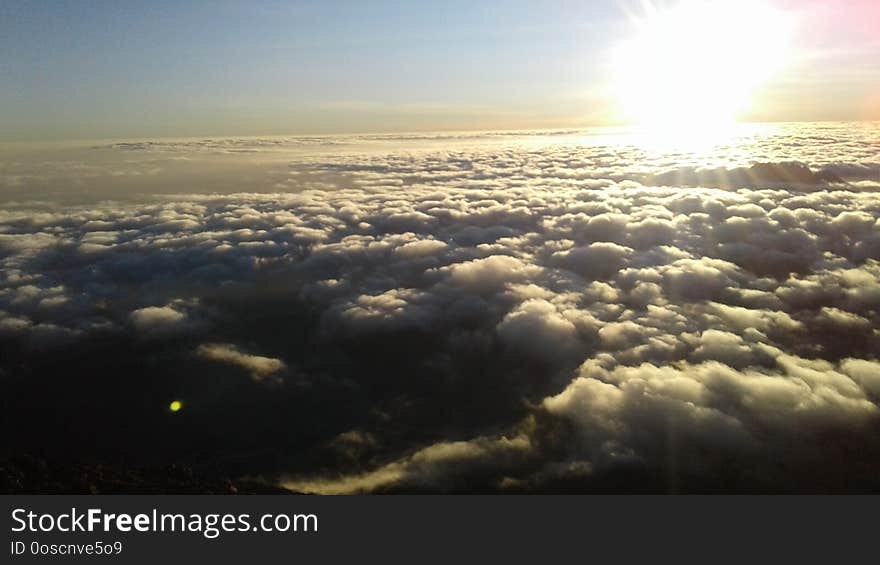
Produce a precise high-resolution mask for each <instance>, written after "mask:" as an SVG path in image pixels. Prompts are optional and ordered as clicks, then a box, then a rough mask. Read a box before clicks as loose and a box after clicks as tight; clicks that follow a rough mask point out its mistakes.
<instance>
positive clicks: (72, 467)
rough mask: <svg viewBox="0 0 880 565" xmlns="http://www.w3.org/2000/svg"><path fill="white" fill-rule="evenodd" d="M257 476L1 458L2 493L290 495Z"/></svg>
mask: <svg viewBox="0 0 880 565" xmlns="http://www.w3.org/2000/svg"><path fill="white" fill-rule="evenodd" d="M289 493H290V491H287V490H285V489H282V488H278V487H275V486H273V485H270V484H266V483H262V482H259V481H255V480H234V479H230V478H228V477H224V476H222V475H220V474H214V473H209V472H200V471H196V470H194V469H193V468H192V467H190V466H187V465H181V464H173V465H166V466H161V467H137V466H127V465H123V464H106V463H83V462H80V463H74V464H71V463H70V462H58V461H52V462H49V461H46V460H45V459H42V458H38V457H32V456H20V457H12V458H7V459H0V494H289Z"/></svg>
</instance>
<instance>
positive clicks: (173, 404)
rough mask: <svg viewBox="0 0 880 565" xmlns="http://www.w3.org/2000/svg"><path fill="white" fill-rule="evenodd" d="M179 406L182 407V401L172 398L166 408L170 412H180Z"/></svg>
mask: <svg viewBox="0 0 880 565" xmlns="http://www.w3.org/2000/svg"><path fill="white" fill-rule="evenodd" d="M181 408H183V402H181V401H179V400H174V401H172V402H171V404H169V405H168V409H169V410H171V411H172V412H180V409H181Z"/></svg>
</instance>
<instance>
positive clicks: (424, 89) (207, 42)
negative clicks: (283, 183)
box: [0, 0, 880, 141]
mask: <svg viewBox="0 0 880 565" xmlns="http://www.w3.org/2000/svg"><path fill="white" fill-rule="evenodd" d="M666 4H669V3H668V2H667V3H666ZM774 7H775V8H777V9H778V10H781V11H783V12H785V13H786V14H787V15H788V16H790V21H792V22H793V24H794V32H793V35H792V39H791V42H792V49H791V53H792V56H791V57H789V59H788V60H787V61H786V65H785V66H784V68H781V69H779V70H778V72H776V73H775V74H774V76H773V77H771V78H770V79H769V80H768V81H766V84H763V85H762V88H761V89H760V90H759V91H757V92H756V93H755V100H754V102H753V103H752V104H751V105H750V106H749V108H748V109H747V111H745V112H744V114H743V115H742V116H741V118H744V119H748V120H760V121H788V120H792V121H800V120H806V121H810V120H853V119H878V118H880V87H878V85H880V56H878V54H880V32H878V31H877V30H880V9H878V7H877V4H876V2H873V1H871V0H856V1H854V2H846V3H843V2H837V3H833V4H832V3H828V2H816V1H811V0H808V1H793V0H780V1H778V2H775V3H774ZM644 10H645V7H644V5H643V4H642V3H639V2H634V1H626V2H624V1H622V0H618V1H596V2H575V1H559V2H527V1H523V0H513V1H510V2H504V3H498V2H479V1H476V2H475V1H466V2H465V1H458V0H452V1H445V2H402V1H375V2H345V1H335V2H273V1H263V0H255V1H253V2H246V3H245V2H227V1H217V2H172V1H166V0H159V1H156V2H149V3H146V2H137V3H135V2H101V1H86V0H84V1H79V2H61V1H59V2H25V1H20V0H5V1H4V2H3V3H2V5H0V76H2V77H3V79H2V82H0V140H3V141H25V140H55V139H76V138H111V137H160V136H172V137H174V136H181V137H182V136H223V135H270V134H308V133H315V134H321V133H344V132H386V131H425V130H462V129H517V128H543V127H582V126H590V125H608V124H615V123H619V122H620V121H621V120H624V119H625V118H624V117H623V116H622V115H621V113H620V112H619V111H618V108H617V107H616V102H617V100H615V95H614V89H613V85H612V84H611V83H612V82H613V78H612V77H613V76H614V75H615V72H619V71H620V69H615V68H614V67H615V64H616V60H615V58H614V56H613V53H614V50H615V48H616V46H617V45H619V44H620V42H622V41H626V40H627V38H629V37H631V36H632V35H633V34H634V33H635V31H634V29H635V28H634V25H633V21H632V17H631V16H632V15H633V14H635V15H638V14H640V13H642V12H644ZM788 16H787V17H788ZM872 23H873V24H877V25H872ZM717 25H718V26H719V29H723V28H724V25H725V22H723V21H719V22H717ZM741 35H742V37H743V41H746V42H749V43H750V44H753V43H754V42H761V41H764V40H766V38H764V37H761V36H760V35H759V36H758V37H755V34H754V33H750V30H749V29H743V30H742V33H741ZM737 36H738V34H737V35H734V36H733V37H737ZM674 70H675V72H676V73H678V74H681V75H682V76H681V83H682V88H686V87H687V85H688V83H689V81H692V80H695V79H696V80H698V79H699V77H700V76H701V73H702V71H701V69H692V70H691V69H685V70H684V72H682V69H674ZM645 88H647V89H650V88H651V85H646V86H645Z"/></svg>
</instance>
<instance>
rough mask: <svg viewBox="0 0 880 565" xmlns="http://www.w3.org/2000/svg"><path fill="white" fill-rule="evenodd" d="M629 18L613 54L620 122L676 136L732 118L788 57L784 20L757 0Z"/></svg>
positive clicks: (654, 9) (689, 1) (678, 7)
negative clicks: (628, 32) (632, 29)
mask: <svg viewBox="0 0 880 565" xmlns="http://www.w3.org/2000/svg"><path fill="white" fill-rule="evenodd" d="M633 19H634V24H635V26H636V33H635V36H634V37H633V38H631V39H629V40H627V41H624V42H623V43H621V44H620V45H618V48H617V50H616V51H615V56H614V65H615V75H616V80H615V82H616V96H617V98H618V102H619V104H620V105H621V106H622V112H623V114H624V118H625V119H626V120H627V121H629V122H633V123H636V124H639V125H642V126H647V127H659V128H661V129H663V130H667V131H673V130H674V131H676V132H677V135H678V136H679V137H681V136H688V135H691V134H693V135H697V136H700V135H703V134H705V132H706V131H707V130H709V129H714V128H716V127H720V126H724V125H725V124H730V123H732V122H733V121H735V120H736V119H737V118H739V117H740V115H741V114H742V113H743V112H745V111H747V110H749V109H750V104H751V102H752V98H753V95H754V93H755V91H756V89H757V88H758V87H759V86H760V85H762V84H763V83H765V82H766V81H767V80H768V79H770V78H772V77H773V76H774V75H775V74H776V73H778V72H779V70H780V69H781V68H782V67H784V66H785V64H786V62H787V60H788V58H789V55H790V53H789V52H790V47H789V40H790V36H791V33H792V28H793V22H792V20H791V18H790V17H789V16H788V15H787V14H785V13H784V12H781V11H779V10H776V9H774V8H772V7H770V6H768V5H767V4H766V3H763V2H759V1H756V0H743V1H738V2H731V1H718V0H716V1H711V0H710V1H696V0H683V1H681V2H678V3H677V4H675V5H673V6H669V7H658V6H657V5H656V4H651V3H647V4H646V5H645V9H644V14H642V15H640V16H638V17H634V18H633Z"/></svg>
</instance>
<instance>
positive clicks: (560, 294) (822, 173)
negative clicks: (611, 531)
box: [0, 125, 880, 493]
mask: <svg viewBox="0 0 880 565" xmlns="http://www.w3.org/2000/svg"><path fill="white" fill-rule="evenodd" d="M865 128H868V129H865V130H863V129H859V128H850V127H846V126H835V125H822V126H797V127H794V126H792V127H789V128H787V129H786V128H780V129H779V130H773V131H772V132H756V133H752V134H750V135H748V136H744V137H742V138H738V139H736V140H734V141H732V142H731V143H730V145H729V146H725V147H724V148H722V149H723V150H719V149H718V148H712V149H707V150H706V151H702V152H700V151H694V152H691V153H687V152H682V151H675V152H672V151H670V152H664V151H662V150H660V149H657V148H656V147H648V148H645V147H643V146H640V145H639V144H638V143H635V142H629V141H627V140H626V139H623V140H621V139H606V138H605V137H602V136H579V135H572V133H571V132H563V133H558V134H553V133H552V132H544V133H543V134H541V135H540V136H538V137H537V138H536V137H535V136H526V135H524V134H518V135H506V134H486V135H482V136H480V135H474V136H462V137H460V138H459V137H455V136H451V137H449V138H445V139H440V140H438V139H433V138H432V139H421V138H417V137H406V136H404V137H391V136H386V137H366V136H360V137H355V138H339V139H329V138H326V139H325V138H314V139H304V138H291V139H278V140H274V141H273V143H268V141H271V140H229V141H225V142H220V141H212V142H208V141H203V142H180V143H137V144H124V145H117V146H113V147H109V148H108V147H103V148H96V149H95V150H96V151H101V152H106V153H109V154H113V155H117V154H118V155H123V156H124V158H121V157H120V161H119V162H120V163H124V164H125V167H135V168H137V167H139V166H141V167H146V166H147V163H149V164H150V166H157V165H156V163H165V162H166V161H170V160H198V159H219V160H220V162H223V163H228V162H229V160H233V161H234V159H239V158H240V157H236V155H238V154H239V153H242V152H246V153H247V154H248V155H250V156H251V157H248V159H256V157H255V156H263V155H270V156H271V157H272V160H271V163H273V164H272V166H271V167H269V166H268V165H267V167H269V168H268V169H266V170H265V171H262V176H253V175H252V176H251V177H249V178H251V184H244V185H242V186H240V187H239V189H238V190H237V191H236V190H225V189H224V190H218V191H216V192H214V191H210V190H207V191H206V190H197V191H195V192H192V191H186V190H185V189H184V186H183V185H182V183H181V184H180V185H179V186H178V187H177V188H179V190H177V193H176V194H173V195H169V194H167V190H163V191H148V193H147V194H142V195H139V196H132V195H126V196H125V197H124V198H123V197H122V196H120V197H119V198H116V199H111V200H107V199H105V198H104V196H105V195H104V194H103V193H101V197H102V198H100V199H99V200H98V201H93V202H88V203H79V204H69V203H68V204H67V205H65V206H62V205H61V204H59V203H55V202H53V201H52V200H51V199H48V198H42V197H41V198H40V199H39V200H31V201H28V200H26V199H19V200H18V201H15V202H11V203H10V205H9V206H7V207H5V208H4V210H3V211H0V261H2V263H3V265H2V267H3V268H2V275H0V276H2V286H0V339H2V340H3V343H4V344H5V348H4V350H5V351H7V352H8V354H7V355H4V357H3V359H2V361H0V363H2V373H0V377H2V379H3V382H4V384H5V386H6V387H7V391H8V393H9V394H15V395H17V397H18V398H21V399H22V401H21V402H18V403H17V404H16V406H18V408H16V406H10V407H9V409H8V410H7V411H6V417H7V418H9V419H10V421H11V418H13V417H24V416H23V414H24V412H25V411H27V410H31V409H33V406H31V408H28V406H30V405H29V404H28V402H33V403H36V402H37V399H38V398H39V399H40V402H41V403H40V405H41V406H47V410H52V411H53V412H52V413H53V416H52V417H51V418H49V420H47V424H46V425H44V426H43V425H40V426H36V427H34V428H33V429H32V430H29V431H28V432H27V433H26V434H24V436H26V437H24V436H22V437H20V438H18V439H15V441H12V439H14V438H10V441H11V442H12V444H13V446H19V447H18V448H21V449H24V445H25V443H26V442H28V441H31V442H33V441H38V440H39V441H49V443H48V444H46V445H49V447H48V448H47V449H48V450H49V451H53V450H55V451H56V453H54V454H55V455H59V454H62V453H67V450H70V451H71V452H72V451H74V450H77V449H86V450H91V451H90V452H89V455H90V456H94V457H110V456H116V455H118V454H119V453H120V452H125V450H126V449H130V450H131V453H129V454H128V456H129V457H135V458H137V457H141V458H147V459H149V460H151V461H152V460H158V461H164V460H180V459H181V458H186V457H188V456H192V453H194V452H195V451H194V448H193V446H194V445H198V446H200V448H199V449H200V450H198V455H197V456H198V457H202V458H204V457H208V458H212V459H214V460H216V461H221V462H229V463H228V464H229V466H230V468H233V469H234V472H237V473H241V474H248V475H252V476H255V475H259V476H262V477H264V478H266V479H267V480H272V481H276V482H278V483H280V484H283V485H286V486H287V487H289V488H292V489H295V490H300V491H307V492H321V493H347V492H385V491H400V490H429V491H433V490H441V491H473V490H479V491H494V490H513V491H529V490H546V491H554V490H563V491H580V490H583V491H609V490H612V491H614V490H617V491H620V490H626V491H629V490H647V491H668V490H684V491H738V490H744V491H755V490H762V491H763V490H769V491H826V490H846V489H854V490H874V489H877V488H878V487H880V480H878V477H880V444H877V442H876V437H877V433H878V432H880V369H878V367H880V362H878V358H877V354H878V351H880V317H878V312H880V223H878V220H877V218H878V217H880V176H878V175H880V155H878V154H877V152H876V145H873V146H872V145H871V144H870V139H871V136H872V135H873V136H876V134H877V131H876V128H874V129H870V128H869V127H868V126H865ZM816 136H822V138H823V139H824V140H825V141H824V142H823V144H822V146H821V148H822V150H821V151H818V150H817V145H816V143H815V138H816ZM536 139H538V142H536ZM279 155H281V156H283V159H280V158H279ZM266 158H267V159H268V157H266ZM105 161H106V160H104V161H102V163H105ZM278 162H281V163H282V165H280V166H279V165H278V164H277V163H278ZM248 163H251V161H250V160H249V161H248ZM102 166H104V167H106V166H108V165H106V163H105V164H103V165H102ZM118 166H119V167H122V165H121V164H120V165H118ZM163 166H164V165H163ZM169 166H170V165H169ZM242 166H244V165H242ZM248 166H252V165H248ZM22 167H23V165H22ZM59 167H60V165H59ZM14 168H15V167H13V169H14ZM10 170H12V169H10ZM41 170H43V173H44V176H45V175H49V176H51V175H61V174H62V172H61V171H60V169H59V170H56V169H53V168H52V167H49V166H44V167H43V169H41ZM77 170H85V169H81V168H80V169H77ZM89 170H91V169H89ZM126 170H128V169H126ZM248 170H249V171H250V169H248ZM68 174H69V175H76V174H77V173H76V171H73V172H69V173H68ZM89 174H94V175H99V173H97V172H95V173H89ZM157 174H158V173H157ZM89 178H92V177H89V176H86V177H85V180H83V181H82V182H85V183H87V182H88V180H89ZM96 178H97V177H96ZM22 179H24V180H22ZM28 179H30V180H28ZM35 179H36V176H34V177H33V178H31V177H29V176H28V174H27V171H25V170H24V169H22V170H17V169H16V175H15V179H12V178H11V177H7V178H6V180H5V181H3V182H5V183H6V185H7V188H8V187H12V188H8V190H11V191H12V193H13V194H19V193H18V192H15V190H17V188H16V187H18V186H20V184H21V183H22V182H34V183H36V182H38V180H35ZM255 179H257V180H255ZM13 180H14V183H13ZM80 180H82V179H80ZM50 181H51V179H49V180H46V181H45V182H46V183H49V184H51V183H50ZM41 182H42V181H41ZM13 184H14V186H13ZM47 186H49V185H47ZM224 186H225V185H224ZM13 189H15V190H13ZM72 363H76V365H75V366H76V367H77V370H76V371H74V370H73V368H72V367H73V365H72ZM46 391H48V392H46ZM6 396H7V397H9V396H8V394H7V395H6ZM168 398H182V399H184V400H185V406H186V410H185V411H184V412H186V414H188V416H187V417H186V418H184V417H181V415H175V417H174V418H173V419H172V418H171V417H169V416H168V414H167V413H165V412H161V411H155V412H154V408H153V407H154V406H164V405H165V404H167V399H168ZM35 405H36V404H35ZM16 410H18V411H19V412H21V414H19V413H18V412H16ZM83 414H87V415H86V416H83ZM52 418H54V419H55V420H58V421H77V418H80V419H82V420H85V421H86V422H85V423H88V422H89V421H91V420H94V422H93V423H97V422H100V421H105V420H106V419H107V418H113V419H114V421H118V422H120V426H118V430H116V429H114V430H110V431H108V432H107V433H106V434H105V435H106V437H105V438H104V441H103V442H102V443H101V444H100V445H98V446H95V444H94V443H89V442H88V441H87V440H86V434H78V433H77V432H76V431H75V430H74V431H71V432H70V433H69V434H68V435H69V437H64V438H63V440H62V439H59V438H57V437H56V439H55V440H47V438H50V437H52V436H51V430H52V429H54V428H53V426H52V425H51V423H52V421H55V420H52ZM50 420H51V421H50ZM6 429H11V428H10V427H9V426H6ZM156 430H159V431H161V432H163V433H165V432H167V433H168V434H170V436H169V437H171V438H172V439H171V440H169V442H168V443H167V444H165V445H157V444H156V443H155V442H154V441H152V440H151V438H152V437H153V436H154V435H155V433H156ZM53 441H54V443H53ZM56 445H57V447H56ZM14 448H16V447H14ZM224 464H226V463H224Z"/></svg>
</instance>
